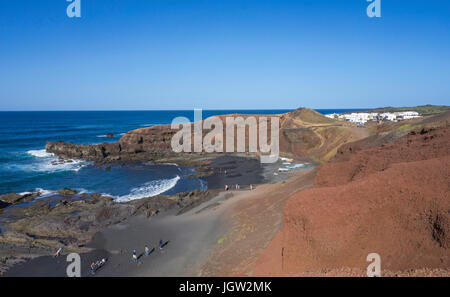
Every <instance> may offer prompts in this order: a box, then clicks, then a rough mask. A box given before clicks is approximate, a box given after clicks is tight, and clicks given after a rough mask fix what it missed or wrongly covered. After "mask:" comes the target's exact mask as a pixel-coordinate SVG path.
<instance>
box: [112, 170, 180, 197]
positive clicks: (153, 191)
mask: <svg viewBox="0 0 450 297" xmlns="http://www.w3.org/2000/svg"><path fill="white" fill-rule="evenodd" d="M179 180H180V177H179V176H178V175H177V176H176V177H174V178H172V179H163V180H154V181H151V182H148V183H145V184H144V185H142V186H140V187H137V188H134V189H132V190H131V192H130V194H128V195H124V196H120V197H117V198H116V200H117V201H119V202H127V201H131V200H136V199H141V198H146V197H154V196H158V195H160V194H162V193H164V192H167V191H168V190H170V189H172V188H173V187H175V185H176V184H177V183H178V181H179ZM109 196H111V195H109Z"/></svg>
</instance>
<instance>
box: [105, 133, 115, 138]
mask: <svg viewBox="0 0 450 297" xmlns="http://www.w3.org/2000/svg"><path fill="white" fill-rule="evenodd" d="M106 137H108V138H113V137H114V134H113V133H108V134H106Z"/></svg>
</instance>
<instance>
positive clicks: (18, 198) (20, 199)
mask: <svg viewBox="0 0 450 297" xmlns="http://www.w3.org/2000/svg"><path fill="white" fill-rule="evenodd" d="M39 195H40V193H27V194H17V193H10V194H5V195H1V196H0V201H3V202H4V203H7V204H13V205H14V204H19V203H24V202H28V201H31V200H33V199H34V198H36V197H38V196H39Z"/></svg>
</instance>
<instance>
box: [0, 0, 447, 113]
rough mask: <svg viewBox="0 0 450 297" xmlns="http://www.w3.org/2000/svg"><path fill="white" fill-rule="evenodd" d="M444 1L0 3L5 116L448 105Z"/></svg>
mask: <svg viewBox="0 0 450 297" xmlns="http://www.w3.org/2000/svg"><path fill="white" fill-rule="evenodd" d="M449 2H450V1H446V0H428V1H425V0H422V1H418V0H410V1H402V0H382V2H381V3H382V18H381V19H375V18H372V19H371V18H368V17H367V15H366V7H367V5H368V4H369V3H368V2H366V1H365V0H339V1H338V0H292V1H288V0H270V1H268V0H267V1H266V0H209V1H206V0H203V1H201V0H157V1H154V0H81V4H82V18H80V19H75V18H74V19H70V18H68V17H67V15H66V7H67V5H68V4H69V3H68V2H66V1H65V0H14V1H13V0H0V66H1V67H0V110H121V109H192V108H203V109H234V108H240V109H247V108H248V109H266V108H267V109H272V108H296V107H299V106H307V107H311V108H365V107H379V106H412V105H419V104H428V103H429V104H447V105H448V104H450V99H449V97H450V3H449Z"/></svg>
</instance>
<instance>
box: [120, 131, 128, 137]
mask: <svg viewBox="0 0 450 297" xmlns="http://www.w3.org/2000/svg"><path fill="white" fill-rule="evenodd" d="M125 134H127V133H126V132H125V133H120V134H119V135H120V136H124V135H125Z"/></svg>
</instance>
